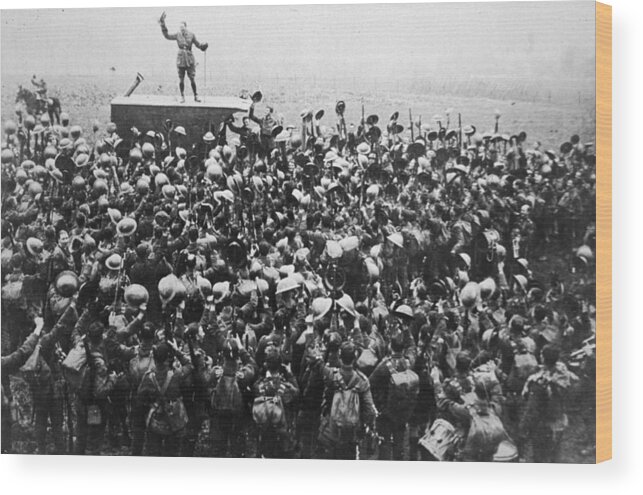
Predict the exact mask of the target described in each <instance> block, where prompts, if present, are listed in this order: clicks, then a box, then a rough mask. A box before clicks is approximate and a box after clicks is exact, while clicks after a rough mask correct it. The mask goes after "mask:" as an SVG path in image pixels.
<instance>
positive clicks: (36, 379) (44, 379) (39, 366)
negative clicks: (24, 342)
mask: <svg viewBox="0 0 643 495" xmlns="http://www.w3.org/2000/svg"><path fill="white" fill-rule="evenodd" d="M40 349H41V348H40V344H36V348H35V349H34V351H33V352H32V353H31V356H29V359H27V361H26V362H25V364H23V365H22V367H21V368H20V371H21V372H22V376H23V377H24V379H25V381H26V382H27V383H28V384H29V385H30V386H32V387H35V388H37V387H41V386H43V385H47V384H48V383H49V382H50V381H51V368H50V367H49V365H48V364H47V362H46V361H45V360H44V358H43V357H42V355H41V354H40Z"/></svg>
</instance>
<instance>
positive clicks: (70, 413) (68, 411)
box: [55, 317, 74, 454]
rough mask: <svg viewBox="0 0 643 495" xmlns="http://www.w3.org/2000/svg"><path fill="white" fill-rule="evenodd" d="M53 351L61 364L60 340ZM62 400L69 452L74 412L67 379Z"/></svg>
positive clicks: (71, 442)
mask: <svg viewBox="0 0 643 495" xmlns="http://www.w3.org/2000/svg"><path fill="white" fill-rule="evenodd" d="M61 318H62V317H61ZM55 353H56V357H57V359H58V364H59V365H61V366H62V363H63V361H64V360H65V358H66V357H67V355H66V354H65V352H64V351H63V350H62V347H60V342H56V350H55ZM63 402H64V403H65V414H66V415H67V418H66V419H67V421H66V422H67V450H68V452H69V453H70V454H71V453H72V452H73V451H74V416H73V414H74V413H73V410H72V406H71V401H70V400H69V385H68V384H67V380H64V381H63Z"/></svg>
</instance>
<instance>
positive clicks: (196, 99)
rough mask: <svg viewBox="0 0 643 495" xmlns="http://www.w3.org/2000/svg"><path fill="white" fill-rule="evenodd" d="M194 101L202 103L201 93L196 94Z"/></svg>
mask: <svg viewBox="0 0 643 495" xmlns="http://www.w3.org/2000/svg"><path fill="white" fill-rule="evenodd" d="M194 101H196V102H197V103H201V98H199V95H194Z"/></svg>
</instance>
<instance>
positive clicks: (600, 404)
mask: <svg viewBox="0 0 643 495" xmlns="http://www.w3.org/2000/svg"><path fill="white" fill-rule="evenodd" d="M596 187H597V191H596V234H597V235H596V260H597V263H596V462H603V461H606V460H608V459H611V458H612V7H611V6H610V5H606V4H603V3H598V2H596Z"/></svg>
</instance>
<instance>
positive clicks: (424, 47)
mask: <svg viewBox="0 0 643 495" xmlns="http://www.w3.org/2000/svg"><path fill="white" fill-rule="evenodd" d="M543 3H544V2H516V3H432V4H431V3H428V4H372V5H364V4H355V5H283V6H236V7H194V8H192V7H170V8H164V7H159V8H127V9H122V8H114V9H38V10H36V9H34V10H2V11H1V12H0V15H1V31H0V42H1V55H2V76H4V75H11V74H16V73H39V72H40V73H45V74H50V75H76V74H78V75H80V74H90V75H93V76H101V75H104V74H107V73H108V72H106V71H109V70H110V68H111V67H114V68H115V69H116V72H117V73H119V74H127V73H132V74H135V72H136V71H140V72H142V73H144V74H145V73H147V74H150V75H153V74H154V75H156V74H158V75H161V74H168V76H170V77H175V74H176V69H175V57H176V43H175V42H169V41H167V40H165V39H164V38H163V37H162V35H161V30H160V28H159V26H158V23H157V20H158V17H159V16H160V14H161V12H163V10H164V9H165V10H166V11H167V24H168V27H169V29H170V31H176V30H177V29H178V25H179V22H180V21H181V20H187V22H188V28H189V29H190V30H192V31H193V32H194V33H195V34H196V35H197V37H198V39H200V40H201V41H208V42H209V43H210V49H209V50H208V53H207V56H208V60H207V64H208V73H210V72H212V73H216V74H218V75H219V76H220V77H224V78H237V77H239V76H241V75H243V76H244V77H245V78H246V79H248V80H253V79H254V80H256V81H260V80H261V79H264V78H276V77H283V76H285V75H290V74H293V73H296V74H297V75H299V76H301V77H302V78H315V79H318V78H322V79H323V78H332V79H345V78H347V79H351V78H357V79H359V80H360V81H363V82H365V83H367V82H368V81H369V80H371V79H373V78H375V79H378V80H384V81H395V80H397V79H401V80H405V81H406V80H414V79H421V78H427V79H431V78H432V77H433V78H434V79H435V78H436V77H437V78H438V79H439V78H449V77H454V78H467V77H474V78H476V77H483V78H490V79H492V78H503V77H515V78H516V79H517V80H526V79H531V80H534V81H543V82H546V83H547V84H549V85H551V86H552V87H553V86H554V85H555V81H556V80H560V79H562V80H575V79H578V80H583V79H587V78H593V77H594V73H593V70H594V61H595V60H594V59H595V54H594V40H595V33H594V17H595V12H594V4H593V2H587V1H581V2H551V3H548V4H547V8H544V5H543ZM570 19H573V21H570ZM124 20H125V22H124ZM195 57H196V60H197V63H198V64H200V65H203V63H204V58H203V57H204V56H203V54H202V53H201V52H200V51H198V50H197V51H196V52H195ZM552 76H553V77H552Z"/></svg>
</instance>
